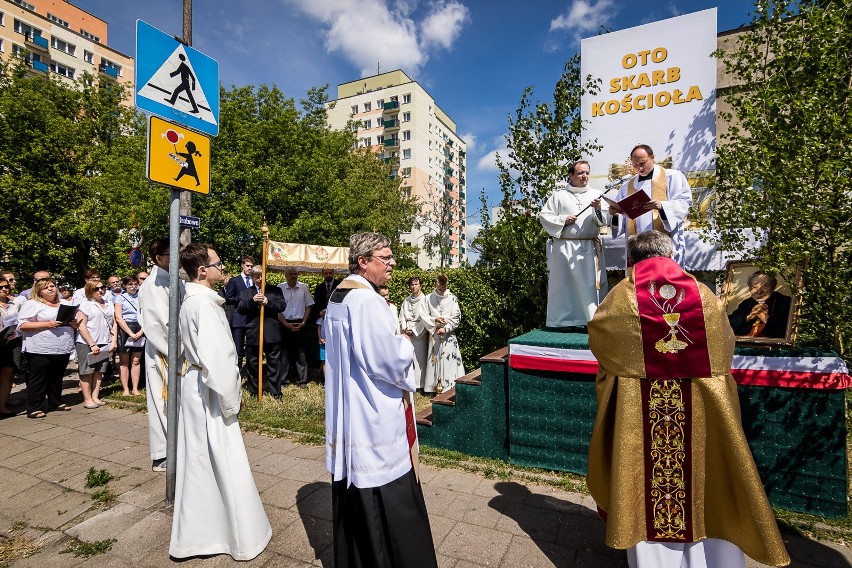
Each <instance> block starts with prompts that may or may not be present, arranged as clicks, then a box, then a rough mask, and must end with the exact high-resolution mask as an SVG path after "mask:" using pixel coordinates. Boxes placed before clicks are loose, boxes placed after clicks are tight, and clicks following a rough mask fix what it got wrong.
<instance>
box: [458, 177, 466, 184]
mask: <svg viewBox="0 0 852 568" xmlns="http://www.w3.org/2000/svg"><path fill="white" fill-rule="evenodd" d="M459 184H461V185H464V184H465V183H464V176H461V177H460V178H459Z"/></svg>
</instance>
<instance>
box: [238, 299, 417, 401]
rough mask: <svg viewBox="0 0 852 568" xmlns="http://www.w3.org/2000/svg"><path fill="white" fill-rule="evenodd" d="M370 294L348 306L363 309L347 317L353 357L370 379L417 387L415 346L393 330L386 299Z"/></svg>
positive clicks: (394, 326)
mask: <svg viewBox="0 0 852 568" xmlns="http://www.w3.org/2000/svg"><path fill="white" fill-rule="evenodd" d="M371 294H372V296H374V297H370V298H368V299H366V300H365V301H363V302H358V303H356V304H353V305H351V306H350V309H351V310H361V311H362V313H360V314H359V313H352V314H351V318H350V321H351V325H352V328H351V334H352V356H353V357H354V358H355V361H356V362H357V364H358V366H360V367H361V368H362V369H364V371H365V372H366V374H367V376H368V377H370V378H371V379H373V380H376V381H383V382H386V383H390V384H392V385H394V386H396V387H398V388H401V389H403V390H407V391H413V390H415V389H416V388H417V384H416V383H415V380H414V373H412V372H411V366H412V365H413V364H414V346H413V345H412V344H411V341H409V340H408V339H407V338H405V337H403V336H402V335H399V334H397V333H396V321H395V318H394V317H393V314H392V313H391V311H390V310H389V309H388V306H387V302H385V300H384V299H382V297H381V296H379V295H378V294H373V293H372V292H371ZM368 314H371V315H370V316H368ZM234 360H236V356H234Z"/></svg>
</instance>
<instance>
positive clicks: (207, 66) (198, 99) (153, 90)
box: [135, 20, 219, 136]
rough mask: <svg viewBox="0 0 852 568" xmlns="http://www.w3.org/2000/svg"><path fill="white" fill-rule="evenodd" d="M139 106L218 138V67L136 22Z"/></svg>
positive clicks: (202, 55)
mask: <svg viewBox="0 0 852 568" xmlns="http://www.w3.org/2000/svg"><path fill="white" fill-rule="evenodd" d="M135 80H136V82H135V85H136V86H135V95H136V96H135V98H136V106H137V107H138V108H140V109H142V110H146V111H148V112H151V113H153V114H156V115H159V116H162V117H163V118H165V119H167V120H171V121H174V122H177V123H179V124H183V125H185V126H187V127H189V128H192V129H195V130H198V131H199V132H204V133H205V134H209V135H211V136H216V135H218V134H219V63H218V62H217V61H216V60H215V59H212V58H210V57H208V56H206V55H204V54H203V53H201V52H200V51H197V50H195V49H193V48H192V47H190V46H188V45H184V44H183V43H181V42H179V41H178V40H177V39H175V38H173V37H171V36H170V35H168V34H166V33H164V32H161V31H160V30H158V29H157V28H155V27H153V26H151V25H150V24H146V23H145V22H143V21H142V20H136V77H135Z"/></svg>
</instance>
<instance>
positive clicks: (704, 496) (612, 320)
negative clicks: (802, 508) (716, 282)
mask: <svg viewBox="0 0 852 568" xmlns="http://www.w3.org/2000/svg"><path fill="white" fill-rule="evenodd" d="M673 248H674V247H673V244H672V240H671V238H669V237H668V236H667V235H665V234H663V233H660V232H658V231H650V232H646V233H641V234H639V235H637V236H635V237H632V238H631V239H630V240H629V242H628V256H629V258H630V260H631V261H632V263H633V264H634V274H633V275H632V276H631V277H630V278H629V279H627V280H624V281H622V282H621V283H619V284H618V285H617V286H615V287H614V288H613V289H612V290H611V291H610V293H609V295H607V297H606V298H605V299H604V300H603V302H602V303H601V305H600V307H599V308H598V310H597V312H596V313H595V317H594V318H593V319H592V321H591V322H589V347H590V348H591V350H592V353H594V355H595V357H596V358H597V360H598V364H599V372H598V376H597V382H596V390H597V399H598V411H597V417H596V419H595V425H594V428H593V430H592V439H591V444H590V447H589V473H588V478H587V484H588V487H589V491H590V493H591V495H592V497H593V498H594V500H595V502H596V503H597V505H598V509H599V511H600V514H601V517H602V518H603V519H604V521H605V522H606V544H607V545H608V546H610V547H612V548H618V549H627V558H628V562H629V564H630V565H631V566H633V567H643V568H644V567H653V568H665V567H668V566H672V567H676V568H681V567H698V566H700V567H704V566H707V567H720V568H722V567H724V568H735V567H744V566H745V558H744V556H743V553H745V554H747V555H748V556H750V557H751V558H753V559H754V560H757V561H758V562H761V563H763V564H768V565H771V566H785V565H787V564H789V563H790V558H789V556H788V555H787V551H786V549H785V548H784V543H783V541H782V540H781V536H780V534H779V532H778V526H777V524H776V521H775V517H774V516H773V514H772V509H771V508H770V506H769V502H768V500H767V498H766V493H765V492H764V489H763V485H762V484H761V481H760V477H759V476H758V473H757V468H756V467H755V465H754V459H753V458H752V455H751V451H750V450H749V447H748V444H747V442H746V439H745V434H744V433H743V429H742V423H741V418H740V408H739V399H738V398H737V386H736V383H735V382H734V379H733V377H731V374H730V373H731V361H732V359H733V352H734V334H733V332H732V331H731V326H730V325H729V324H728V318H727V316H726V315H725V310H724V306H723V305H722V302H721V301H720V300H719V299H718V298H717V297H716V296H715V295H714V294H713V292H711V291H710V289H709V288H707V287H706V286H704V285H703V284H701V283H700V282H698V281H696V280H695V278H694V277H693V276H691V275H690V274H688V273H686V272H684V271H683V270H682V269H681V268H680V267H679V266H678V265H677V264H676V263H675V262H674V261H673V260H672V258H671V256H672V254H673Z"/></svg>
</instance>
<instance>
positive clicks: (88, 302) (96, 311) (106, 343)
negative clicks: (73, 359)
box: [77, 280, 116, 408]
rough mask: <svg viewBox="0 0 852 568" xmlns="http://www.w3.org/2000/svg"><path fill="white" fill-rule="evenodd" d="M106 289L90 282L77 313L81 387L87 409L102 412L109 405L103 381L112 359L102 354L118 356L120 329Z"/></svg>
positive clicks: (104, 286)
mask: <svg viewBox="0 0 852 568" xmlns="http://www.w3.org/2000/svg"><path fill="white" fill-rule="evenodd" d="M105 289H106V285H105V284H104V283H103V282H100V281H92V280H89V281H87V282H86V287H85V291H86V299H85V300H83V302H81V303H80V310H79V311H78V312H77V321H78V322H79V326H80V327H79V331H80V333H79V335H78V336H77V365H78V372H79V374H80V387H81V388H82V390H83V407H84V408H98V407H99V406H103V405H104V404H106V403H105V402H103V401H102V400H101V399H100V398H99V394H100V390H101V377H102V375H103V372H104V371H105V370H106V369H107V366H108V365H109V363H110V359H111V357H109V356H107V357H104V356H103V354H102V353H101V352H102V351H109V352H110V353H113V352H115V349H116V325H115V312H114V311H113V307H112V304H110V303H109V302H107V301H106V300H105V299H104V294H105V293H106V291H105Z"/></svg>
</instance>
